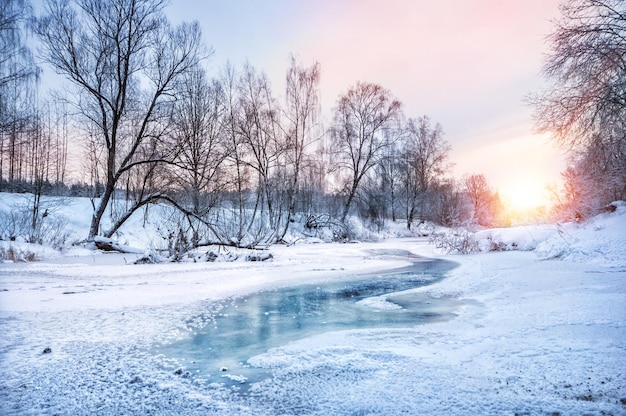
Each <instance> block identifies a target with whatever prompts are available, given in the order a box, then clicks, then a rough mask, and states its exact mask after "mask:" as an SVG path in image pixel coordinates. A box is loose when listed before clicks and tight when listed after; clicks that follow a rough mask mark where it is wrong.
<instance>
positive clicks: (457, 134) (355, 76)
mask: <svg viewBox="0 0 626 416" xmlns="http://www.w3.org/2000/svg"><path fill="white" fill-rule="evenodd" d="M558 3H559V2H558V0H524V1H507V0H441V1H433V0H309V1H300V0H272V1H257V0H235V1H227V2H225V1H218V0H173V1H172V3H171V5H170V6H169V8H168V13H169V14H170V16H171V18H172V19H173V20H174V21H180V20H183V19H184V20H192V19H197V20H199V22H200V23H201V25H202V27H203V31H204V37H205V40H206V42H207V43H208V44H210V45H212V46H213V48H214V49H215V54H214V56H213V58H212V59H211V61H210V66H211V68H212V69H214V70H215V72H217V70H218V68H219V67H221V66H222V65H223V64H224V63H225V62H226V61H230V62H231V63H232V64H234V65H241V64H242V63H244V62H245V61H246V60H249V62H250V63H251V64H252V65H254V66H256V67H258V68H259V69H262V70H264V71H265V72H266V73H267V75H268V76H269V78H270V80H271V81H272V84H273V87H274V90H275V92H276V93H277V94H281V93H282V89H283V79H284V74H285V70H286V67H287V64H288V56H289V54H290V53H292V52H293V53H295V54H296V55H297V56H298V57H299V58H300V60H301V61H302V62H303V63H305V64H309V63H312V62H314V61H318V62H320V63H321V65H322V81H321V94H322V102H323V106H324V108H323V111H324V115H325V119H326V120H329V119H330V115H331V110H332V107H333V105H334V102H335V100H336V99H337V97H338V96H339V94H341V93H343V92H345V91H346V90H347V89H348V88H349V87H350V86H351V85H353V84H354V83H355V82H357V81H368V82H376V83H379V84H381V85H382V86H384V87H385V88H388V89H390V90H391V91H392V93H393V94H394V95H395V96H396V97H397V98H398V99H400V100H401V101H402V102H403V103H404V111H405V114H406V115H407V116H409V117H417V116H420V115H424V114H426V115H429V116H430V117H431V119H433V120H434V121H437V122H439V123H441V124H442V126H443V128H444V131H445V132H446V136H445V137H446V139H447V140H448V141H449V142H450V144H451V145H452V147H453V152H452V154H451V157H452V161H453V162H454V163H455V164H456V166H455V170H454V174H455V176H457V177H461V176H462V175H463V174H466V173H484V174H485V175H486V176H487V179H488V180H489V181H490V183H491V184H492V185H493V186H494V187H495V188H498V189H499V190H500V192H501V193H502V194H503V195H504V196H505V197H508V196H512V195H513V194H514V192H515V189H517V188H519V187H521V186H525V187H531V185H532V186H534V187H535V189H536V192H537V193H542V192H543V189H544V187H545V184H546V183H555V182H556V181H558V173H559V172H560V171H561V170H562V169H563V168H564V162H563V157H562V156H561V154H560V152H559V151H557V150H556V149H554V148H553V147H552V145H551V144H549V143H548V142H547V139H546V138H545V137H537V136H534V135H533V124H532V119H531V113H532V111H531V109H530V108H529V107H528V106H527V105H526V104H524V101H523V99H524V97H525V96H526V95H528V94H529V93H531V92H533V91H536V90H537V88H539V87H540V86H541V85H542V83H543V82H544V81H543V78H542V76H541V74H540V69H541V61H542V59H543V54H545V53H547V52H548V44H547V43H546V42H545V36H546V35H547V34H549V33H550V32H551V31H552V29H553V25H552V23H550V20H552V19H556V18H558V16H559V12H558ZM528 181H530V182H531V184H526V185H522V184H523V183H524V182H528ZM533 184H534V185H533ZM528 192H530V191H528Z"/></svg>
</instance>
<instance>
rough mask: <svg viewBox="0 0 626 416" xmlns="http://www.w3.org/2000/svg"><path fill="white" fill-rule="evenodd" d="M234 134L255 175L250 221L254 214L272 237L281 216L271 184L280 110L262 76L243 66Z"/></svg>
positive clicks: (279, 149)
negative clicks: (238, 139)
mask: <svg viewBox="0 0 626 416" xmlns="http://www.w3.org/2000/svg"><path fill="white" fill-rule="evenodd" d="M238 91H239V108H240V111H239V113H238V116H239V118H238V121H237V134H238V135H239V136H240V143H241V144H243V145H244V147H245V152H246V153H245V154H246V156H247V157H246V158H244V161H245V163H246V164H247V165H248V166H249V167H250V168H251V169H253V170H254V171H255V172H256V174H257V179H258V181H257V189H256V191H257V193H256V201H255V204H254V210H253V218H254V216H256V214H257V213H258V214H259V215H260V216H261V217H263V218H264V219H266V220H267V223H268V226H269V230H270V232H271V233H274V234H275V233H276V231H277V228H276V227H277V225H278V224H279V220H280V217H281V216H282V214H283V212H282V207H281V206H280V205H279V204H278V201H277V199H276V195H275V193H274V191H275V190H276V186H275V183H273V181H274V180H275V179H277V177H276V176H275V173H276V172H277V168H278V167H279V165H280V163H281V162H282V160H281V159H282V156H283V155H284V152H285V147H286V146H285V142H284V137H283V135H282V127H281V125H280V109H279V107H278V103H277V102H276V99H275V98H274V96H273V94H272V91H271V88H270V85H269V81H268V80H267V77H266V76H265V74H262V73H258V72H257V71H256V69H255V68H254V67H252V66H251V65H246V66H245V67H244V69H243V72H242V74H241V78H240V81H239V88H238Z"/></svg>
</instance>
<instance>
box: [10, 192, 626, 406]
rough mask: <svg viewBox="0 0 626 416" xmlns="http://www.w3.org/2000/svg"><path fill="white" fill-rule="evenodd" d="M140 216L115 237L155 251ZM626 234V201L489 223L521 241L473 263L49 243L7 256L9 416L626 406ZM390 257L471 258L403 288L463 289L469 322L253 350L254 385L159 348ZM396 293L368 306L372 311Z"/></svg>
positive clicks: (329, 248) (385, 245) (338, 248)
mask: <svg viewBox="0 0 626 416" xmlns="http://www.w3.org/2000/svg"><path fill="white" fill-rule="evenodd" d="M0 197H2V198H0V209H2V207H3V206H5V207H6V206H9V205H10V204H8V203H7V201H6V200H7V198H5V197H6V194H2V195H0ZM77 204H85V201H83V202H75V203H73V205H72V204H68V208H67V209H68V210H73V209H76V208H75V206H76V205H77ZM71 206H74V208H71ZM83 208H84V207H83ZM81 209H82V208H81ZM62 214H63V212H62V211H59V215H62ZM68 214H69V215H68ZM65 215H68V217H71V212H66V213H65ZM76 217H78V215H77V216H76ZM85 217H88V216H87V215H86V216H85ZM87 220H88V218H87V219H83V220H82V221H83V222H82V223H79V222H77V223H76V225H75V230H80V229H81V227H84V221H87ZM80 224H83V225H80ZM134 224H135V225H131V226H129V228H128V229H125V230H124V236H125V240H122V239H118V240H117V241H118V242H119V243H120V244H124V245H129V246H131V247H138V245H139V244H140V243H141V242H142V241H143V243H144V246H143V247H140V248H143V249H148V248H149V244H146V240H145V239H146V238H148V237H146V236H147V235H151V236H154V235H155V234H146V233H148V232H146V231H143V230H141V229H140V228H139V225H140V224H141V221H140V220H137V221H136V222H135V223H134ZM82 229H83V230H84V229H85V228H82ZM625 231H626V205H625V204H623V203H619V204H617V205H616V210H615V212H612V213H605V214H602V215H600V216H598V217H596V218H594V219H593V220H591V221H589V222H587V223H583V224H560V225H543V226H527V227H519V228H512V229H499V230H486V231H484V232H482V233H479V234H478V235H477V237H478V241H479V242H482V244H484V247H485V248H486V249H487V243H489V244H492V243H493V242H494V241H496V242H501V243H502V244H500V245H499V247H501V248H505V249H506V250H509V251H498V252H483V253H479V254H476V255H470V256H443V255H440V254H437V253H435V251H434V249H433V248H432V246H430V245H429V244H428V241H427V239H421V238H398V239H389V240H385V241H380V242H377V243H355V244H295V245H293V246H291V247H285V246H276V247H272V248H271V250H270V251H271V253H272V256H273V258H272V259H270V260H268V261H265V262H252V263H251V262H246V261H244V258H245V255H244V253H241V254H242V255H241V256H239V260H238V261H235V262H216V263H182V264H147V265H133V264H132V262H133V261H134V260H136V259H137V258H138V257H139V256H141V254H134V253H125V254H115V253H100V252H97V251H92V250H85V249H84V248H80V247H72V248H69V249H66V250H65V251H63V252H62V253H60V252H54V253H51V252H49V249H46V250H44V252H42V253H41V256H42V258H44V260H42V261H38V262H33V263H4V264H1V263H0V328H2V333H3V336H2V337H0V414H3V415H12V414H149V413H150V414H202V415H207V414H208V415H210V414H245V415H248V414H250V415H252V414H255V415H256V414H267V415H275V414H315V415H317V414H319V415H322V414H323V415H326V414H336V415H344V414H345V415H347V414H350V415H354V414H380V415H382V414H385V415H388V414H457V415H475V414H511V415H512V414H516V413H517V414H533V415H534V414H557V413H558V414H560V415H578V414H598V415H599V414H614V415H616V414H626V370H625V369H626V324H625V317H626V241H625V238H626V237H625V236H626V232H625ZM142 233H144V234H142ZM75 238H80V237H78V234H77V235H76V237H75ZM1 243H2V245H3V246H6V247H8V246H9V245H11V244H12V245H13V246H14V247H18V248H22V249H25V248H28V247H27V246H25V243H23V242H7V241H2V242H1ZM489 247H491V246H489ZM30 248H32V247H30ZM380 249H404V250H410V251H412V252H413V253H416V254H419V255H422V256H428V257H441V258H445V259H449V260H452V261H455V262H457V263H459V264H460V266H459V267H457V268H455V269H454V270H453V271H452V272H450V273H449V274H448V276H447V277H446V278H445V279H443V280H441V281H439V282H438V283H435V284H433V285H431V286H427V287H423V288H419V289H414V290H411V291H406V292H403V293H402V295H401V296H403V297H406V296H411V294H414V295H415V296H430V297H437V298H451V299H457V300H459V301H460V302H458V303H457V304H456V305H457V306H456V307H455V308H456V309H455V310H454V313H455V315H456V317H455V318H454V319H451V320H447V321H441V322H436V323H431V324H427V325H417V326H415V327H409V328H383V329H362V330H361V329H360V330H348V331H336V332H329V333H325V334H321V335H316V336H310V337H306V338H304V339H301V340H298V341H295V342H291V343H288V344H286V345H282V346H280V347H277V348H274V349H271V350H269V351H266V352H265V353H263V354H260V355H257V356H255V357H251V358H250V360H249V362H250V363H251V364H252V365H256V366H262V367H265V368H268V369H269V370H270V371H271V374H272V377H271V378H268V379H265V380H263V381H261V382H258V383H249V382H247V381H246V380H245V379H243V378H241V377H240V376H239V375H238V374H234V373H230V372H219V371H217V369H216V373H215V374H214V375H213V377H210V378H208V379H202V378H199V377H195V376H194V375H193V374H192V373H190V372H189V371H187V370H186V369H185V368H184V366H185V365H184V364H181V363H175V362H171V361H170V360H169V359H168V357H163V356H159V355H158V354H156V353H155V352H154V351H155V346H158V345H159V344H162V343H167V342H171V341H173V340H175V339H181V338H183V337H188V336H190V334H193V332H194V331H196V330H197V329H198V328H199V327H202V326H204V325H207V324H208V322H204V321H192V320H191V318H192V317H194V316H202V312H203V311H205V310H206V309H207V305H219V304H220V303H224V302H228V298H229V297H231V296H239V295H244V294H247V293H252V292H255V291H259V290H265V289H272V288H280V287H287V286H290V285H295V284H304V283H317V282H324V281H328V280H331V279H339V278H341V279H350V278H354V277H355V276H357V275H358V274H361V273H366V272H372V271H376V270H383V269H389V268H395V267H402V266H404V265H406V264H407V262H406V261H404V260H402V259H400V258H398V257H394V256H385V255H379V254H377V253H380V251H378V250H380ZM512 249H515V250H512ZM393 299H394V296H389V295H386V296H384V297H377V298H372V299H367V300H365V301H363V304H364V306H366V307H369V308H371V309H372V311H373V312H372V313H376V312H375V310H376V309H377V308H378V309H383V308H394V307H395V306H398V305H396V304H395V303H393ZM46 348H50V352H49V353H44V350H45V349H46ZM179 369H180V371H178V370H179ZM224 379H231V380H234V381H237V382H241V383H242V384H241V386H246V387H245V389H244V387H225V386H224V385H222V384H221V382H222V380H224Z"/></svg>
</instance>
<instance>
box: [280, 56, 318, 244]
mask: <svg viewBox="0 0 626 416" xmlns="http://www.w3.org/2000/svg"><path fill="white" fill-rule="evenodd" d="M319 82H320V64H319V63H317V62H316V63H315V64H313V65H311V66H310V67H309V68H304V67H302V66H300V65H299V64H298V63H297V62H296V59H295V57H293V56H292V57H291V64H290V66H289V69H288V71H287V84H286V85H287V87H286V100H285V101H286V102H285V111H284V115H285V127H284V129H285V136H286V143H285V145H286V152H285V156H286V162H287V163H288V169H289V172H288V177H287V181H288V183H287V198H288V215H287V220H286V221H285V226H284V228H283V231H282V233H281V235H280V236H279V239H283V238H284V237H285V234H286V233H287V230H288V228H289V224H290V223H291V221H292V220H293V217H294V214H295V210H296V200H297V197H298V194H299V192H300V189H301V187H302V184H301V182H302V179H301V174H302V170H303V168H304V167H305V166H304V165H305V163H306V162H307V151H308V150H309V148H310V146H311V144H312V143H314V142H315V141H317V140H318V139H319V136H320V135H321V132H320V126H319V113H320V104H319V90H318V88H319Z"/></svg>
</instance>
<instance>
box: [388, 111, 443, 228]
mask: <svg viewBox="0 0 626 416" xmlns="http://www.w3.org/2000/svg"><path fill="white" fill-rule="evenodd" d="M405 131H406V134H405V141H404V146H405V147H404V149H403V150H402V153H401V157H400V161H401V164H402V165H401V167H402V172H403V190H404V192H403V201H404V205H405V210H406V220H407V228H408V229H411V224H412V223H413V221H414V220H415V216H416V215H418V216H419V219H420V221H423V220H425V219H426V218H425V213H426V211H427V207H428V203H429V202H430V201H429V197H430V196H432V192H431V191H432V190H434V189H435V187H436V185H438V183H439V181H440V180H441V179H442V177H443V175H444V174H445V173H446V171H447V169H449V168H450V164H449V163H448V155H449V153H450V149H451V147H450V145H449V144H448V142H447V141H446V140H445V139H444V138H443V129H442V127H441V125H440V124H439V123H437V124H435V126H434V127H433V126H431V123H430V119H429V118H428V117H427V116H423V117H419V118H418V119H409V120H408V122H407V126H406V129H405Z"/></svg>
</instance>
